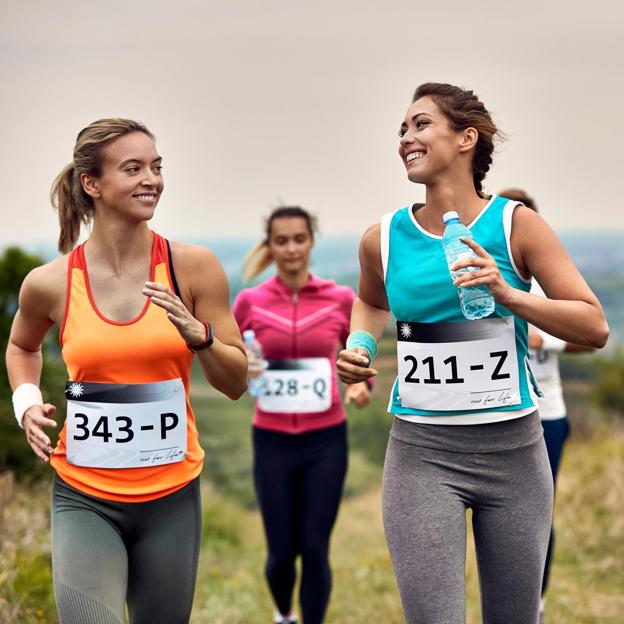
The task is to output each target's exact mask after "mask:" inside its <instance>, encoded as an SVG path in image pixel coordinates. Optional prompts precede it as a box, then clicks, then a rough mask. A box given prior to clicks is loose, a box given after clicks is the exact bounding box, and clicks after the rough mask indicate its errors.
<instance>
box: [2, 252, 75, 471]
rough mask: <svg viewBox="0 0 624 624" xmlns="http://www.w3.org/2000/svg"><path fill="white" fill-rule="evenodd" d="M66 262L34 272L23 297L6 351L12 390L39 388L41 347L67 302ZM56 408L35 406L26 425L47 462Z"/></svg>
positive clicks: (22, 291)
mask: <svg viewBox="0 0 624 624" xmlns="http://www.w3.org/2000/svg"><path fill="white" fill-rule="evenodd" d="M65 267H66V263H64V261H63V259H59V260H56V261H54V262H53V263H50V264H48V265H45V266H43V267H39V268H37V269H34V270H33V271H31V272H30V273H29V274H28V276H27V277H26V279H25V280H24V283H23V284H22V287H21V289H20V295H19V309H18V311H17V314H16V315H15V318H14V320H13V326H12V327H11V334H10V336H9V341H8V345H7V350H6V365H7V372H8V376H9V383H10V384H11V388H12V389H13V390H15V389H16V388H17V387H18V386H20V385H22V384H24V383H31V384H34V385H35V386H39V383H40V380H41V367H42V363H43V356H42V351H41V346H42V344H43V339H44V338H45V335H46V334H47V332H48V330H49V329H50V328H51V327H52V325H53V324H54V322H55V320H58V314H59V310H61V309H62V308H63V302H64V284H65V282H64V280H63V279H60V280H59V279H58V278H59V277H61V276H62V275H64V270H65ZM55 411H56V407H55V406H54V405H52V404H50V403H44V404H43V405H33V406H32V407H30V408H29V409H27V410H26V411H25V412H24V416H23V420H22V426H23V428H24V431H25V433H26V439H27V441H28V443H29V444H30V446H31V448H32V450H33V452H34V453H35V455H37V457H39V458H40V459H41V460H43V461H45V462H47V461H48V455H49V454H50V453H52V447H51V442H50V438H49V437H48V436H47V435H46V433H45V432H44V430H43V428H44V427H56V422H55V421H54V420H52V419H51V418H50V417H51V416H52V415H53V414H54V412H55Z"/></svg>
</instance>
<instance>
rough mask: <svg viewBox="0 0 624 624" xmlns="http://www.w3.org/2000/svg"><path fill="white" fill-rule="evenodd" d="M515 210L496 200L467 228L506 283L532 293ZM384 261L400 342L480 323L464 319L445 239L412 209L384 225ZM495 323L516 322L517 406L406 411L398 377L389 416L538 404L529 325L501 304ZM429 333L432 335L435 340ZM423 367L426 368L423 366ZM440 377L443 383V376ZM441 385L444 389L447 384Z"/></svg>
mask: <svg viewBox="0 0 624 624" xmlns="http://www.w3.org/2000/svg"><path fill="white" fill-rule="evenodd" d="M517 205H518V202H513V201H509V200H507V199H505V198H503V197H498V196H496V195H493V196H492V198H491V199H490V201H489V202H488V204H487V205H486V206H485V208H484V209H483V210H482V211H481V213H479V215H478V216H477V218H476V219H475V220H474V221H473V222H472V223H471V224H470V225H469V228H470V230H471V232H472V234H473V236H474V239H475V241H476V242H478V243H479V244H480V245H481V246H482V247H483V248H484V249H485V250H486V251H487V252H488V253H489V254H490V255H491V256H493V257H494V259H495V260H496V263H497V264H498V267H499V270H500V271H501V273H502V275H503V277H504V278H505V280H506V281H507V283H508V284H510V285H511V286H512V287H514V288H518V289H520V290H523V291H524V292H528V291H529V290H530V288H531V280H530V279H529V280H525V279H524V278H523V277H522V276H521V275H520V274H519V272H518V270H517V268H516V267H515V265H514V261H513V257H512V255H511V247H510V238H511V221H512V215H513V210H514V209H515V207H516V206H517ZM381 255H382V264H383V268H384V276H385V285H386V294H387V297H388V303H389V305H390V310H391V312H392V314H393V315H394V316H395V318H396V319H397V332H398V336H399V340H401V332H403V334H404V335H411V333H412V331H413V332H415V333H419V332H420V333H423V332H424V333H425V334H426V333H428V332H429V335H433V336H435V334H436V332H437V333H438V334H440V333H444V332H445V331H446V329H447V328H448V329H449V331H450V332H451V333H453V332H454V330H453V327H456V328H459V331H460V332H461V331H462V328H464V326H463V325H462V326H459V325H454V326H452V325H448V326H444V325H437V326H436V327H435V328H434V326H433V325H427V324H443V323H454V324H457V323H479V322H480V321H469V320H467V319H466V318H465V317H464V316H463V314H462V311H461V307H460V303H459V297H458V294H457V288H456V287H455V286H454V284H453V281H452V279H451V275H450V273H449V270H448V266H447V264H446V258H445V255H444V250H443V248H442V237H441V236H435V235H433V234H430V233H429V232H427V231H425V230H424V229H423V228H422V227H421V226H420V225H419V224H418V223H417V221H416V219H415V217H414V215H413V213H412V207H411V206H408V207H406V208H402V209H400V210H398V211H396V212H394V213H390V214H388V215H385V216H384V218H383V219H382V222H381ZM493 318H501V319H504V318H506V319H508V321H507V322H508V323H511V322H513V327H514V334H515V347H516V356H517V365H518V385H519V401H517V400H516V402H514V403H513V404H510V405H501V406H498V407H492V408H487V407H484V406H483V405H481V406H478V407H475V408H474V409H461V410H460V409H458V410H453V411H448V409H447V410H445V411H441V410H436V409H435V403H436V402H435V401H432V409H428V408H427V409H423V408H414V407H407V406H405V405H404V404H402V403H401V397H400V396H399V383H398V381H399V379H398V377H397V381H395V383H394V386H393V388H392V393H391V398H390V402H389V405H388V411H389V412H391V413H393V414H406V415H409V414H412V415H418V416H433V417H435V416H453V415H460V414H466V415H469V414H471V413H474V412H479V413H484V412H494V413H496V412H501V411H510V410H521V409H526V408H530V407H534V406H535V405H536V401H535V398H534V395H532V393H531V391H530V389H529V383H530V384H531V385H532V386H533V388H532V389H533V390H534V393H538V392H539V389H538V388H537V385H536V383H535V381H534V378H533V375H532V373H531V372H530V368H529V364H528V359H529V358H528V328H527V323H526V321H525V320H524V319H521V318H519V317H517V316H513V314H512V313H511V312H510V311H509V310H508V309H506V308H505V307H503V306H501V305H498V304H496V308H495V311H494V312H493V314H492V315H490V316H489V317H488V319H493ZM473 327H477V326H473ZM422 328H425V329H422ZM427 328H430V331H429V330H428V329H427ZM470 329H472V328H469V327H468V326H466V327H465V330H464V331H470ZM509 331H511V329H509ZM431 332H433V333H432V334H431ZM433 340H434V342H437V341H438V340H440V341H442V342H443V341H444V340H445V339H444V338H434V339H433ZM408 357H410V356H408ZM413 359H415V358H413ZM495 361H496V360H495ZM420 364H421V365H422V362H420ZM432 364H433V363H432ZM423 368H424V370H427V368H426V367H422V366H421V369H423ZM438 368H439V367H438ZM447 368H448V367H447ZM471 368H479V366H477V365H475V366H473V367H471ZM423 372H424V371H423ZM408 374H409V373H408ZM431 374H433V373H431ZM453 375H455V377H457V376H458V373H457V372H456V370H454V371H453ZM438 376H439V377H440V375H438ZM441 377H444V375H442V376H441ZM425 383H427V382H425ZM435 383H438V384H439V383H440V382H439V381H435ZM442 383H444V379H443V380H442ZM438 387H441V386H438ZM420 389H423V390H425V386H424V385H421V386H418V388H417V389H416V390H417V391H420Z"/></svg>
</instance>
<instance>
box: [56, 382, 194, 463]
mask: <svg viewBox="0 0 624 624" xmlns="http://www.w3.org/2000/svg"><path fill="white" fill-rule="evenodd" d="M65 394H66V396H67V421H66V447H67V461H68V462H69V463H70V464H74V465H76V466H88V467H91V468H140V467H144V466H158V465H162V464H172V463H175V462H180V461H182V460H183V459H184V457H185V456H186V441H187V432H186V396H185V392H184V384H183V383H182V380H181V379H171V380H167V381H159V382H155V383H147V384H105V383H90V382H84V381H81V382H76V381H68V382H67V383H66V384H65Z"/></svg>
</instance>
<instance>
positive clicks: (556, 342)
mask: <svg viewBox="0 0 624 624" xmlns="http://www.w3.org/2000/svg"><path fill="white" fill-rule="evenodd" d="M539 333H540V336H541V337H542V341H543V343H542V351H558V352H559V353H562V352H563V351H565V348H566V344H567V342H566V341H565V340H561V338H555V337H554V336H551V335H550V334H547V333H546V332H544V331H542V330H541V329H540V330H539Z"/></svg>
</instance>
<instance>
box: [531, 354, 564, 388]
mask: <svg viewBox="0 0 624 624" xmlns="http://www.w3.org/2000/svg"><path fill="white" fill-rule="evenodd" d="M529 363H530V364H531V370H532V371H533V375H535V379H537V381H542V380H544V379H551V378H552V377H554V376H555V375H556V369H557V358H556V357H553V356H552V355H551V353H550V351H545V350H543V349H539V350H538V351H536V350H535V349H529Z"/></svg>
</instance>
